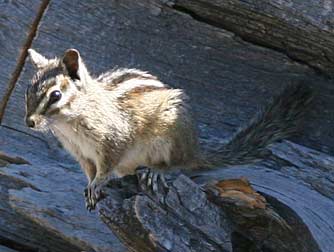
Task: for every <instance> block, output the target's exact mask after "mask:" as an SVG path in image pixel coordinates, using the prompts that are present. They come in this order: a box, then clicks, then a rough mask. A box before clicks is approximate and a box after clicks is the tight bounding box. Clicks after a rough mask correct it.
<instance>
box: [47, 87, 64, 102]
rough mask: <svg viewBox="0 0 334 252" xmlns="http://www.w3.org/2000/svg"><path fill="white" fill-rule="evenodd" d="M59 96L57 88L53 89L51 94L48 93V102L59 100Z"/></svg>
mask: <svg viewBox="0 0 334 252" xmlns="http://www.w3.org/2000/svg"><path fill="white" fill-rule="evenodd" d="M60 98H61V93H60V91H59V90H56V91H53V92H52V93H51V94H50V99H49V103H50V104H53V103H55V102H57V101H59V100H60Z"/></svg>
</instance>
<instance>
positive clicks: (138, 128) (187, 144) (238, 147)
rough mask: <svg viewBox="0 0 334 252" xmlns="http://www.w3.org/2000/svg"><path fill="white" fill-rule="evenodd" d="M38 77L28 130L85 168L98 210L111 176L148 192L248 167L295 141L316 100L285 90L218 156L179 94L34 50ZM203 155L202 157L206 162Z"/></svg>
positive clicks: (75, 56)
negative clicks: (177, 179) (204, 172)
mask: <svg viewBox="0 0 334 252" xmlns="http://www.w3.org/2000/svg"><path fill="white" fill-rule="evenodd" d="M29 55H30V59H31V62H32V63H33V65H34V66H35V67H36V69H37V71H36V73H35V75H34V77H33V78H32V83H31V85H29V86H28V88H27V91H26V117H25V121H26V124H27V126H28V127H30V128H32V129H35V130H43V129H50V130H51V131H52V132H53V134H54V135H55V136H56V137H57V138H58V139H59V141H60V142H61V143H62V144H63V146H64V147H65V149H67V150H68V151H69V152H70V153H71V154H72V155H73V156H74V157H75V158H76V160H77V161H78V162H79V163H80V165H81V167H82V169H83V171H84V172H85V174H86V176H87V179H88V186H87V189H86V190H87V194H86V205H87V209H88V210H92V209H94V208H95V205H96V202H97V199H98V198H99V196H100V191H101V186H102V185H103V183H104V181H105V180H106V178H108V177H109V175H110V174H111V173H114V174H116V175H117V176H124V175H128V174H134V173H135V172H136V169H137V167H140V166H146V167H149V168H150V170H149V171H148V172H147V173H144V174H142V178H141V179H142V180H143V181H144V183H147V184H148V186H152V187H153V191H154V190H156V189H157V183H158V181H161V182H162V183H163V184H164V185H165V180H164V177H163V172H164V171H166V170H170V169H173V168H174V167H178V168H184V169H200V168H201V167H215V166H226V165H235V164H245V163H250V162H252V161H254V160H258V159H261V158H263V152H264V150H265V148H266V146H267V145H269V144H271V143H273V142H275V141H278V140H281V139H284V138H286V137H289V136H291V135H292V134H293V133H295V132H296V131H297V129H298V127H297V126H298V122H299V121H300V118H301V117H302V114H303V112H304V111H305V108H306V107H307V105H308V104H309V102H310V100H311V97H312V95H311V92H310V90H309V89H308V88H307V87H306V86H305V85H303V84H298V85H294V86H288V88H286V89H285V90H284V91H283V92H282V93H281V94H280V95H279V96H278V97H276V98H275V99H274V100H273V101H272V103H271V104H270V105H269V106H268V107H267V108H266V109H265V110H264V111H262V112H261V113H259V115H257V116H256V117H255V118H254V119H253V120H252V121H251V122H250V124H249V125H248V126H247V127H246V128H244V129H241V130H239V131H238V132H237V134H236V135H235V136H234V137H233V138H232V139H231V140H230V141H229V142H228V143H227V144H226V145H224V146H220V147H219V148H218V149H217V150H216V152H215V153H213V154H212V155H207V154H205V153H204V152H201V150H200V148H199V143H198V136H197V132H196V127H195V126H194V122H193V118H192V116H191V108H190V105H189V98H188V96H187V95H186V94H185V92H184V91H183V90H181V89H175V88H171V87H169V86H167V85H166V84H164V83H162V82H161V81H160V80H159V79H158V78H157V77H156V76H153V75H151V74H149V73H147V72H143V71H140V70H137V69H117V70H113V71H111V72H107V73H105V74H102V75H100V76H99V77H97V78H93V77H92V76H91V75H90V73H89V71H88V70H87V68H86V66H85V64H84V63H83V60H82V59H81V56H80V53H79V52H78V51H77V50H75V49H69V50H67V51H66V52H65V54H64V55H63V57H60V58H55V59H46V58H45V57H44V56H42V55H41V54H39V53H37V52H36V51H34V50H33V49H29ZM203 153H204V154H203Z"/></svg>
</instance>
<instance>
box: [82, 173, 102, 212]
mask: <svg viewBox="0 0 334 252" xmlns="http://www.w3.org/2000/svg"><path fill="white" fill-rule="evenodd" d="M102 186H103V183H98V181H96V180H95V179H94V180H93V181H92V182H91V183H90V184H89V185H88V186H87V188H86V189H85V190H84V195H85V203H86V209H87V210H88V211H89V212H91V211H93V210H95V208H96V204H97V202H98V201H99V200H100V199H101V198H102Z"/></svg>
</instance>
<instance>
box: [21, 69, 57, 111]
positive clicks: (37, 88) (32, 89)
mask: <svg viewBox="0 0 334 252" xmlns="http://www.w3.org/2000/svg"><path fill="white" fill-rule="evenodd" d="M60 74H63V69H62V67H61V66H56V67H53V68H50V69H46V70H44V71H40V72H37V73H36V74H35V76H34V77H33V79H32V81H31V82H32V85H29V86H28V88H27V112H28V113H29V114H32V113H34V112H35V110H36V109H37V107H38V105H39V104H40V103H41V102H42V100H43V99H44V98H45V96H46V94H47V91H48V90H49V88H50V87H52V86H54V85H55V84H56V79H55V78H56V77H57V76H58V75H60ZM50 105H51V104H49V103H47V104H46V105H45V106H44V108H43V111H42V113H41V114H45V113H46V111H47V109H48V107H49V106H50Z"/></svg>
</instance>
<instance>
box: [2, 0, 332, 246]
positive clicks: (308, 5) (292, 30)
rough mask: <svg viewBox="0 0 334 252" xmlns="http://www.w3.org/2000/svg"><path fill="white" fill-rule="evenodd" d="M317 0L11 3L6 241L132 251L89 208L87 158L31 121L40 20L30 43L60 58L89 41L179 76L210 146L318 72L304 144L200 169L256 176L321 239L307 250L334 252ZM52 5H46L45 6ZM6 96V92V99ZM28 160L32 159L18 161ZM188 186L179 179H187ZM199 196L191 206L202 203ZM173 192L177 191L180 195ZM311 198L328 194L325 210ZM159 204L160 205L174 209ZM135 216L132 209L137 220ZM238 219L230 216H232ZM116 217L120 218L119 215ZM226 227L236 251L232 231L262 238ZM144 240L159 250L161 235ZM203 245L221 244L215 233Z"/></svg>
mask: <svg viewBox="0 0 334 252" xmlns="http://www.w3.org/2000/svg"><path fill="white" fill-rule="evenodd" d="M318 2H319V1H318ZM318 2H317V1H309V0H308V1H303V2H302V3H292V2H291V3H290V2H289V1H288V2H284V1H262V2H261V3H260V2H259V1H247V3H246V2H245V1H234V0H231V1H211V2H210V3H209V2H208V1H204V0H203V1H202V0H201V1H187V0H171V1H165V0H155V1H149V0H140V1H131V0H123V1H117V0H102V1H98V2H97V1H91V0H89V1H78V0H75V1H70V2H69V1H62V0H60V1H50V2H49V1H47V0H44V1H42V2H40V1H30V2H29V4H28V3H27V2H25V1H5V2H3V3H1V4H0V5H1V9H2V10H5V11H4V14H3V15H2V16H1V17H0V44H1V46H2V47H1V48H2V51H1V52H2V53H1V54H0V59H1V60H0V66H1V67H0V81H1V83H2V85H0V94H1V97H4V96H5V97H8V95H6V90H7V85H12V84H16V88H15V90H14V92H13V93H12V95H11V97H10V100H9V103H8V106H7V107H6V111H5V112H6V113H5V115H4V116H3V118H1V119H2V124H1V125H2V126H1V127H0V151H1V153H2V154H4V155H2V157H3V158H0V160H1V163H0V174H1V176H0V190H1V194H0V200H1V201H0V210H1V215H0V245H5V246H7V245H8V244H11V246H9V245H8V246H7V247H9V248H13V249H14V250H18V251H22V250H23V251H24V250H25V251H37V250H39V251H81V250H87V251H91V250H95V251H110V250H112V251H125V248H124V246H122V245H121V244H120V242H119V241H118V239H117V238H116V237H115V236H114V235H113V234H112V232H111V230H110V229H108V227H107V226H106V225H104V224H103V223H102V222H101V221H100V220H99V218H98V216H96V215H94V214H88V213H86V211H85V210H84V206H83V196H82V190H83V188H84V186H85V183H86V182H85V178H84V176H83V174H82V172H80V171H79V168H78V165H77V164H76V163H75V162H74V161H73V160H72V159H71V158H70V157H69V156H68V154H67V153H65V152H64V151H63V150H62V149H61V148H60V147H59V144H58V142H57V141H56V140H55V139H54V138H53V137H50V136H45V135H42V134H39V133H36V132H33V131H30V130H29V129H28V128H27V127H25V125H24V123H23V121H24V120H23V119H24V93H25V89H26V87H27V85H28V83H29V81H30V79H31V77H32V74H33V69H32V66H31V65H30V64H29V63H28V61H26V62H25V63H26V64H23V63H24V62H23V60H24V55H26V49H27V48H26V47H25V45H27V41H28V40H29V39H28V38H29V36H31V35H33V34H32V33H31V31H32V30H33V28H34V27H35V28H37V27H38V33H37V35H36V36H35V37H34V36H33V37H32V39H33V41H32V47H33V48H35V49H37V50H38V51H40V52H41V53H42V54H45V55H46V56H48V57H54V56H55V55H58V56H59V55H62V54H63V52H64V51H65V50H66V49H68V48H72V47H73V48H77V49H79V50H80V52H81V55H82V57H83V59H84V61H85V63H86V64H87V66H88V68H89V69H90V70H91V72H92V73H93V74H94V75H98V74H100V73H102V72H104V71H106V70H108V69H110V68H113V67H115V66H119V67H137V68H140V69H142V70H148V71H150V72H151V73H152V74H155V75H157V76H158V77H159V78H161V79H162V80H163V81H164V82H166V83H168V84H170V85H171V86H173V87H179V88H184V89H185V90H186V91H187V93H188V94H189V96H190V97H191V99H192V106H193V108H194V113H195V116H196V118H197V121H198V125H199V132H200V137H201V142H202V144H203V147H204V148H206V149H208V148H210V145H216V144H223V143H224V141H225V139H227V138H228V137H230V136H231V135H232V134H233V133H234V132H235V131H236V130H237V128H238V127H239V126H242V125H245V124H247V122H248V121H249V119H250V118H252V117H253V116H254V115H255V114H256V112H257V111H258V110H259V107H260V106H263V105H265V104H266V103H267V100H268V99H270V98H271V97H272V96H273V95H275V94H277V93H279V92H280V90H282V89H283V88H284V86H285V85H287V84H289V83H292V82H295V81H298V80H300V79H306V80H307V81H308V82H309V85H310V86H311V87H312V89H313V90H314V91H315V98H314V100H315V102H314V105H313V107H312V109H311V111H310V112H309V114H308V115H307V118H306V122H305V129H304V130H301V131H302V132H301V133H302V134H301V135H300V136H298V137H295V138H294V139H293V141H294V143H291V142H283V143H280V144H276V145H274V146H272V147H271V148H270V150H271V151H272V153H273V156H272V159H271V160H267V161H266V162H264V163H261V164H257V165H250V166H245V167H235V168H233V169H224V170H217V171H212V172H211V173H208V174H201V175H200V176H199V177H197V180H196V181H197V182H198V183H200V182H203V183H205V184H206V183H207V181H208V180H210V179H212V178H214V179H219V180H220V179H229V178H231V179H236V178H237V179H239V178H240V176H246V177H247V179H248V180H249V181H250V183H251V184H252V186H253V187H254V189H255V190H257V191H258V192H260V193H261V194H262V195H263V196H264V197H265V198H266V201H267V203H269V204H270V205H271V207H272V208H273V209H274V211H275V212H277V213H278V214H279V215H280V216H281V217H282V218H283V219H284V220H285V222H287V223H288V224H289V223H292V222H294V221H295V223H297V224H298V225H297V224H296V227H294V229H293V230H295V234H299V235H300V237H301V240H300V241H299V240H298V242H299V243H298V244H301V243H302V242H303V241H305V240H307V239H308V237H309V240H310V241H311V240H312V241H314V242H310V244H309V245H308V246H305V247H303V249H305V251H314V250H316V249H317V246H318V247H319V248H320V250H322V251H328V250H330V249H331V248H332V247H333V245H334V244H333V239H332V238H331V237H334V235H333V234H332V230H333V223H332V222H331V221H330V220H331V216H332V215H333V214H334V213H333V212H332V211H331V209H333V191H334V186H333V181H334V179H333V162H332V161H333V158H332V157H330V156H328V155H327V154H330V155H333V153H334V135H333V133H332V127H333V126H332V122H333V120H334V111H333V109H332V108H333V106H334V104H333V103H334V99H333V95H334V92H333V88H334V87H333V85H332V82H331V81H330V80H329V79H327V78H326V77H324V76H323V75H321V74H319V72H318V70H320V71H321V72H322V73H325V74H326V75H330V69H331V67H332V62H331V59H330V58H331V54H332V51H333V50H332V43H331V42H332V35H331V33H332V28H331V24H330V23H331V21H330V18H331V14H332V10H331V8H330V6H331V5H330V3H329V2H328V1H325V2H321V3H325V4H323V5H320V4H319V3H320V2H319V3H318ZM43 4H44V5H48V6H47V8H46V9H42V13H41V7H42V5H43ZM83 13H84V15H83ZM286 13H289V14H288V15H287V14H286ZM40 14H42V15H40ZM39 15H40V17H42V16H43V17H42V19H41V20H40V21H39V22H38V24H39V25H38V26H36V24H35V25H31V24H32V23H33V22H34V20H36V18H37V17H38V16H39ZM37 21H38V20H37ZM263 31H265V32H264V33H263ZM29 34H30V35H29ZM30 38H31V37H30ZM28 44H29V43H28ZM259 45H261V46H259ZM21 49H22V50H21ZM272 49H275V50H272ZM287 55H288V56H287ZM296 60H297V61H296ZM300 62H302V63H300ZM309 66H310V67H309ZM22 68H23V70H22V71H21V69H22ZM314 69H316V70H314ZM17 78H18V80H17V81H16V79H17ZM1 102H2V104H3V103H4V99H3V98H2V101H1ZM309 148H312V149H309ZM325 153H326V154H325ZM8 157H9V159H8ZM16 157H17V158H18V159H17V158H16ZM12 158H14V159H12ZM15 160H16V162H13V161H15ZM18 160H19V161H20V162H17V161H18ZM23 160H25V161H26V162H27V163H30V165H29V164H13V163H22V162H21V161H23ZM182 179H183V180H180V178H179V179H178V180H176V181H175V183H176V182H177V181H184V180H185V181H188V182H189V180H187V178H182ZM188 182H187V183H188ZM189 183H190V185H191V186H192V188H194V190H195V191H196V193H195V195H192V194H189V195H188V194H187V196H186V197H185V198H186V199H187V198H188V197H189V201H191V199H192V197H193V196H194V197H195V196H196V195H202V196H201V197H203V198H201V197H200V200H202V202H204V201H205V202H207V201H206V199H205V198H204V196H205V195H206V194H205V193H204V192H202V191H201V190H200V187H199V186H198V185H196V184H193V183H192V182H191V181H190V182H189ZM178 186H181V185H175V188H178ZM175 190H176V189H175ZM116 191H117V190H116ZM136 193H137V192H135V193H134V195H133V197H134V198H136V197H137V194H136ZM178 193H180V194H182V193H185V192H182V190H181V191H180V192H178ZM176 194H177V193H175V194H174V195H176ZM114 195H117V193H116V194H114ZM203 195H204V196H203ZM138 197H139V196H138ZM140 197H142V198H144V199H145V201H143V206H142V208H143V209H144V207H148V206H157V203H155V202H154V201H152V200H151V199H149V198H147V197H146V196H142V195H141V196H140ZM145 197H146V198H145ZM196 199H197V198H196ZM108 200H111V201H113V202H114V203H115V204H116V203H118V204H116V205H115V207H120V205H119V204H120V202H122V201H120V202H118V200H119V198H117V197H115V198H112V197H109V198H108V199H107V201H108ZM189 201H186V204H192V202H189ZM137 202H138V201H137ZM170 202H171V203H173V202H174V203H173V204H177V203H178V201H177V200H176V199H174V198H171V201H170ZM310 202H316V204H314V208H311V207H310ZM132 203H134V202H128V204H132ZM144 203H145V204H146V205H145V204H144ZM106 204H107V203H106ZM207 204H208V205H207V206H210V208H211V207H212V209H217V211H218V212H221V211H223V212H224V211H225V210H223V209H221V206H220V205H219V203H217V202H216V203H212V202H209V203H207ZM312 206H313V204H312ZM159 207H160V206H159V205H158V208H157V209H158V210H159V211H160V212H159V213H163V214H164V215H163V216H166V215H167V213H166V212H163V210H162V209H161V208H159ZM105 209H106V211H107V210H108V208H107V207H105ZM112 209H113V208H110V209H109V210H112ZM120 209H121V208H120ZM145 209H147V208H145ZM180 209H181V208H180ZM212 209H211V210H212ZM211 210H210V211H211ZM147 211H151V210H149V209H148V210H147ZM212 211H213V210H212ZM213 212H214V211H213ZM129 213H131V212H129ZM119 214H120V213H119ZM124 214H125V213H123V218H128V217H127V216H126V215H124ZM152 214H153V213H152ZM179 214H180V215H182V214H183V212H182V213H181V212H180V213H179ZM203 215H204V214H203ZM154 216H155V217H157V219H152V220H151V219H149V218H148V219H145V221H146V222H145V225H146V227H148V226H149V225H151V226H150V228H151V229H147V230H149V232H153V231H154V230H157V229H154V223H155V221H159V218H158V216H156V215H154ZM189 216H190V215H189ZM189 216H188V217H189ZM194 216H195V217H197V218H199V217H198V216H200V215H199V214H198V213H197V215H193V217H192V219H191V220H192V221H193V222H191V223H192V224H193V225H195V228H196V230H201V232H202V233H201V234H200V236H201V237H200V238H201V239H202V240H203V241H207V240H208V239H211V238H212V237H211V236H210V235H208V234H207V233H205V232H207V231H208V230H203V227H201V226H200V225H199V224H198V223H196V221H197V220H196V218H195V217H194ZM167 217H168V218H167V220H168V221H166V223H164V225H165V226H164V227H166V229H167V230H171V229H170V228H171V227H172V226H173V224H175V222H177V218H174V216H167ZM108 218H110V217H108ZM114 218H116V216H115V217H114ZM219 218H221V217H219ZM229 218H230V217H228V218H226V220H225V218H221V219H220V220H221V221H226V222H228V223H232V221H231V220H229ZM181 219H182V218H181ZM141 221H144V219H143V220H141ZM213 222H214V221H212V220H211V222H210V223H212V225H210V230H211V231H210V232H211V234H212V233H213V231H212V230H221V229H222V230H228V228H226V226H225V224H224V223H220V225H222V226H218V227H217V226H215V225H213ZM182 223H187V224H186V225H185V226H184V227H183V228H181V229H180V232H182V234H186V233H187V228H188V227H189V223H190V222H189V223H188V220H187V219H186V218H183V219H182ZM137 224H138V223H137ZM223 224H224V225H223ZM108 225H109V226H110V227H111V228H112V229H115V225H114V226H111V224H108ZM138 225H139V224H138ZM161 225H162V224H161ZM231 225H235V224H233V223H232V224H231ZM297 226H300V227H301V228H300V229H298V227H297ZM305 226H306V227H307V229H309V231H310V232H308V231H307V230H306V228H305ZM219 228H221V229H219ZM121 231H122V230H121ZM121 231H119V230H115V233H117V234H119V233H122V232H123V235H128V233H127V232H129V230H123V231H122V232H121ZM137 231H138V230H134V231H133V232H134V233H136V232H137ZM160 231H161V229H160ZM146 234H147V233H146ZM169 234H170V235H171V236H170V237H173V234H172V233H169ZM196 235H198V234H192V233H190V234H189V235H187V236H184V237H186V238H184V240H182V239H181V238H179V240H178V242H179V243H178V244H184V245H185V244H186V245H185V246H188V242H189V241H191V242H193V241H194V240H193V238H195V237H196ZM219 235H222V236H219ZM223 235H224V233H219V232H218V234H217V236H215V237H214V241H215V243H214V245H213V248H222V249H225V250H226V251H229V250H231V246H232V245H228V243H229V242H230V241H231V242H232V244H233V239H236V240H235V241H238V242H237V243H242V244H246V248H249V247H250V246H253V245H254V244H255V243H256V242H254V239H255V238H254V234H253V233H247V236H249V237H251V239H249V237H245V235H244V234H241V233H240V232H238V233H237V234H236V235H235V236H230V237H229V239H230V240H229V241H228V242H227V243H224V242H221V241H222V240H223V239H224V238H223ZM155 237H159V239H158V241H159V242H161V244H162V245H163V246H164V247H165V248H169V247H170V246H173V243H170V242H169V240H168V239H166V240H163V235H160V236H159V233H155ZM197 237H198V236H197ZM224 237H225V236H224ZM233 237H234V238H233ZM121 238H122V237H121ZM144 238H145V237H144ZM123 239H124V237H123ZM138 239H139V240H140V239H141V237H138ZM145 239H146V240H145V242H149V244H150V247H149V248H150V249H153V248H154V245H153V242H152V241H150V240H147V237H146V238H145ZM252 239H253V240H252ZM275 239H276V238H275ZM137 241H138V240H135V241H134V242H137ZM196 241H198V240H196ZM268 241H269V240H268ZM276 241H277V239H276ZM128 242H129V243H131V241H128ZM145 244H147V243H145ZM189 244H190V243H189ZM247 244H248V245H247ZM272 244H276V245H275V246H274V248H272V249H275V248H281V249H282V251H284V249H283V247H282V244H277V243H272ZM192 245H193V244H192ZM131 246H132V245H131ZM201 246H202V248H203V249H209V245H208V244H204V243H203V244H201ZM266 246H267V247H268V246H269V245H268V244H267V245H266ZM280 246H281V247H280ZM190 247H191V246H190ZM269 247H270V246H269ZM141 248H142V247H141ZM188 248H189V246H188ZM246 248H235V249H236V250H237V249H239V251H242V249H244V250H245V249H246Z"/></svg>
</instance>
